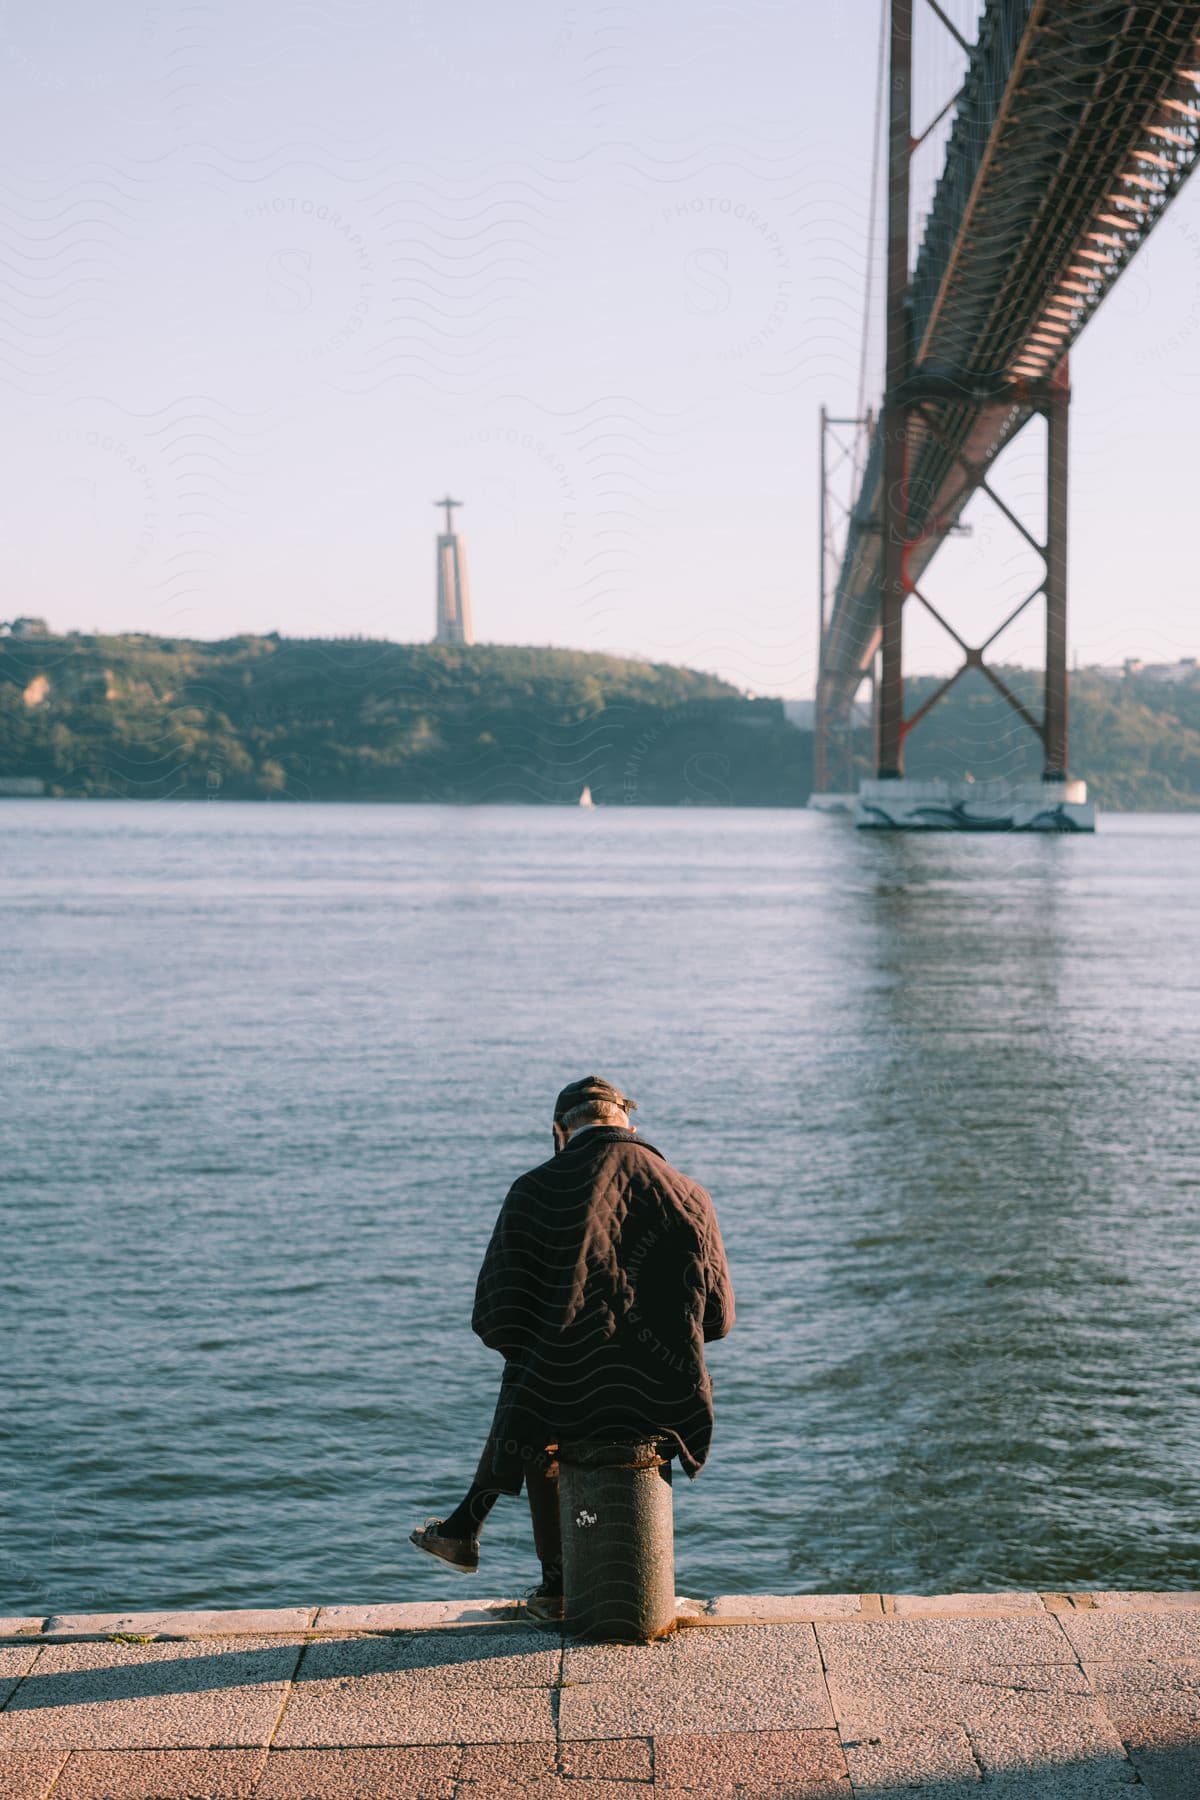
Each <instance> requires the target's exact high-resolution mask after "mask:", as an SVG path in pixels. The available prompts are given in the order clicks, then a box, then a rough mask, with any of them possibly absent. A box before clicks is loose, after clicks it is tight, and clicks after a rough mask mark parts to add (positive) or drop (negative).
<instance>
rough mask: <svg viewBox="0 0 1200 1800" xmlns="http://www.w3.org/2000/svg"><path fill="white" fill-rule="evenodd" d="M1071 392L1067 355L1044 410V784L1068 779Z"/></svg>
mask: <svg viewBox="0 0 1200 1800" xmlns="http://www.w3.org/2000/svg"><path fill="white" fill-rule="evenodd" d="M1070 402H1071V390H1070V385H1069V381H1068V374H1067V359H1066V357H1065V356H1064V357H1063V359H1062V362H1061V363H1060V364H1059V366H1058V369H1057V371H1056V372H1055V376H1054V380H1053V383H1052V385H1051V391H1050V395H1049V399H1048V401H1047V405H1046V551H1045V557H1046V588H1045V592H1046V686H1045V695H1044V701H1043V706H1044V711H1043V721H1042V739H1043V743H1044V745H1045V765H1044V768H1043V771H1042V773H1043V779H1044V780H1046V781H1065V780H1066V779H1067V462H1068V456H1067V428H1068V420H1069V415H1070Z"/></svg>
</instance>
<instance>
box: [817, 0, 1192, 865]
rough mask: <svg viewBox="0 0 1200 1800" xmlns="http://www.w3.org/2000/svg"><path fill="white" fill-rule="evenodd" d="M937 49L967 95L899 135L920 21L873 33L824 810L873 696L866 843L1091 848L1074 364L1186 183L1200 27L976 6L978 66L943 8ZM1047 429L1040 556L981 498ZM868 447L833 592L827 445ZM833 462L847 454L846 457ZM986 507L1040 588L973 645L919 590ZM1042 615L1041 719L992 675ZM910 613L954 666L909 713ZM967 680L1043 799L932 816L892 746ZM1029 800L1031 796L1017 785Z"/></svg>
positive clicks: (828, 625) (956, 802)
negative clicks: (920, 831)
mask: <svg viewBox="0 0 1200 1800" xmlns="http://www.w3.org/2000/svg"><path fill="white" fill-rule="evenodd" d="M917 4H923V5H925V6H928V8H929V9H930V12H931V13H932V14H933V15H934V17H935V18H936V20H937V21H938V24H939V26H940V27H941V28H942V29H944V30H946V31H947V32H949V33H950V34H951V35H952V36H953V37H954V38H955V39H956V40H957V41H958V43H959V45H960V46H961V48H962V50H963V51H964V52H966V54H967V68H966V74H965V77H964V79H963V82H962V86H961V88H960V89H959V91H958V92H957V94H955V95H954V97H953V98H952V100H950V101H949V102H948V103H947V104H946V106H945V107H943V109H942V113H941V114H939V115H938V117H937V118H935V119H934V120H933V121H932V123H931V125H930V126H928V127H927V128H926V130H925V131H924V132H923V133H922V134H921V135H920V136H919V137H915V138H914V136H913V126H912V92H913V23H914V20H913V7H914V0H891V5H890V14H889V20H888V90H887V91H888V107H887V163H886V167H887V177H886V179H887V253H886V278H885V295H884V307H885V348H886V370H885V377H884V392H883V396H882V404H881V406H880V409H879V411H878V413H877V414H875V415H869V416H868V417H866V418H865V419H833V418H831V417H830V416H829V415H828V414H827V413H825V412H824V411H823V412H822V415H821V437H822V495H821V504H822V584H821V585H822V592H821V612H820V651H819V664H818V677H817V695H816V768H815V787H816V788H817V789H818V790H827V789H828V788H829V787H830V773H831V763H832V760H833V758H834V756H835V754H836V751H837V748H838V746H839V744H842V745H844V743H845V742H846V740H847V736H848V733H849V731H850V728H851V726H852V722H853V718H854V703H855V696H856V695H857V693H858V691H859V689H860V687H861V685H862V684H863V682H864V680H865V679H867V678H871V679H872V682H873V693H874V708H873V712H874V736H875V758H876V778H875V780H873V781H867V782H864V783H863V784H862V788H861V790H860V793H859V797H858V802H857V818H858V822H859V823H860V824H878V825H901V826H905V825H907V826H928V825H955V824H959V825H972V824H973V825H977V826H978V825H992V826H994V827H1008V828H1012V827H1014V826H1016V827H1029V826H1034V827H1042V828H1058V829H1072V828H1076V829H1078V828H1080V827H1082V828H1085V829H1086V828H1088V826H1089V825H1090V823H1091V817H1090V810H1089V808H1088V807H1087V806H1086V804H1085V803H1083V802H1082V784H1080V783H1072V782H1071V781H1070V780H1069V776H1068V711H1067V493H1068V473H1069V439H1068V418H1069V405H1070V384H1069V374H1068V369H1069V354H1070V349H1071V346H1072V344H1073V343H1074V342H1075V340H1076V338H1077V337H1078V336H1079V334H1080V332H1081V331H1082V330H1083V329H1084V328H1085V326H1086V325H1087V323H1088V321H1089V319H1091V318H1092V317H1093V315H1094V314H1095V313H1096V311H1097V309H1098V308H1099V307H1100V306H1101V305H1102V304H1103V303H1104V301H1105V299H1106V298H1107V296H1108V294H1109V293H1110V292H1111V291H1112V288H1113V286H1114V284H1115V283H1116V282H1117V281H1118V280H1119V279H1120V276H1121V274H1122V272H1123V271H1124V270H1125V269H1126V268H1127V267H1128V265H1129V263H1130V261H1131V259H1132V258H1133V256H1134V255H1135V254H1136V252H1137V251H1138V249H1139V248H1140V247H1141V245H1142V244H1143V243H1145V241H1146V239H1147V237H1148V236H1149V235H1150V233H1151V232H1152V231H1153V229H1154V227H1155V225H1156V224H1157V223H1158V221H1159V220H1160V219H1161V218H1162V217H1163V214H1164V213H1165V211H1166V209H1167V207H1168V206H1169V205H1170V203H1171V201H1172V200H1173V199H1174V198H1175V196H1176V194H1178V192H1179V190H1180V188H1181V187H1182V185H1183V183H1184V182H1185V181H1186V179H1187V177H1188V176H1189V175H1190V173H1191V171H1192V169H1193V168H1194V167H1195V164H1196V160H1197V152H1198V150H1200V5H1197V4H1195V3H1194V0H1193V3H1192V4H1188V5H1154V4H1141V5H1139V4H1123V5H1122V4H1113V3H1112V0H1108V3H1105V4H1098V3H1096V0H986V4H985V5H984V7H983V9H982V13H981V16H980V18H979V22H978V27H977V32H976V35H975V40H974V42H973V43H971V42H969V41H968V40H967V39H966V38H964V36H963V35H962V33H961V32H960V31H959V29H958V27H957V26H956V25H955V24H954V22H953V21H952V20H951V19H950V18H949V17H948V15H947V13H946V12H945V11H944V10H943V8H942V6H941V5H939V4H938V3H937V0H917ZM951 114H952V118H953V122H952V125H951V127H950V131H949V137H948V140H947V145H946V156H945V164H944V167H943V170H942V174H941V177H940V180H939V181H938V183H937V187H936V190H935V192H934V195H933V200H932V204H931V206H930V208H929V211H928V214H927V216H926V220H925V226H924V232H923V236H922V239H921V242H920V245H919V248H918V251H917V254H916V257H915V259H914V258H913V257H912V255H911V247H910V179H911V165H912V158H913V155H914V153H915V152H916V151H917V150H918V149H919V147H920V145H921V144H922V143H923V142H924V141H925V139H926V137H928V135H929V132H930V131H932V130H934V129H935V127H937V126H938V125H939V124H940V123H941V121H942V119H943V118H944V117H947V116H949V115H951ZM1039 415H1040V416H1043V417H1044V418H1045V420H1046V456H1045V481H1046V502H1047V504H1046V527H1045V535H1044V538H1043V537H1040V536H1037V535H1035V534H1034V533H1033V532H1031V531H1030V529H1029V528H1028V526H1027V525H1026V524H1025V523H1023V522H1022V521H1021V519H1020V518H1019V517H1018V516H1017V515H1016V513H1015V512H1014V511H1013V510H1012V509H1011V508H1010V507H1009V506H1008V505H1007V504H1006V502H1005V501H1004V499H1003V498H1002V497H1001V495H1000V493H999V492H998V491H997V489H996V488H995V487H994V486H993V485H992V484H990V483H989V480H988V476H989V472H990V471H991V470H992V467H993V465H994V463H995V462H996V460H997V458H998V457H999V456H1000V454H1001V453H1002V451H1003V450H1004V449H1005V448H1006V446H1007V445H1009V444H1010V443H1012V441H1013V439H1014V438H1015V437H1016V436H1017V434H1018V433H1019V432H1020V431H1021V430H1022V429H1023V428H1024V427H1025V426H1026V425H1027V424H1028V423H1029V421H1030V420H1031V419H1034V418H1035V417H1038V416H1039ZM846 428H849V429H851V430H852V431H861V432H862V433H864V434H865V441H866V451H865V455H864V456H863V458H862V464H861V471H860V473H859V474H858V477H857V481H856V485H855V489H854V491H853V493H852V497H851V502H850V505H849V509H848V512H847V515H846V521H845V533H844V541H843V543H842V544H841V546H840V557H839V559H838V564H837V569H836V578H835V579H834V580H832V581H831V582H829V583H827V582H826V580H825V579H824V570H825V551H826V548H827V545H828V541H829V519H830V508H831V500H830V492H829V485H828V469H829V457H828V446H829V442H830V440H831V439H832V440H834V441H836V434H837V433H838V432H839V431H843V432H844V430H845V429H846ZM843 442H844V439H843ZM979 492H985V493H987V494H988V495H989V496H990V498H991V499H992V501H994V502H995V504H996V505H997V506H998V507H999V508H1000V510H1001V512H1002V513H1004V514H1005V516H1006V517H1007V518H1008V520H1009V521H1010V523H1011V524H1012V525H1013V526H1014V528H1015V529H1016V530H1017V531H1018V532H1020V533H1021V535H1022V536H1023V538H1025V539H1026V540H1027V542H1028V543H1029V544H1030V545H1031V546H1032V547H1033V548H1034V549H1035V550H1036V551H1037V553H1038V555H1039V556H1040V558H1041V564H1042V573H1041V578H1040V580H1039V581H1038V584H1037V586H1036V587H1035V588H1034V589H1033V590H1032V591H1031V592H1030V593H1028V594H1027V595H1025V596H1024V597H1023V598H1022V599H1021V600H1020V602H1019V604H1018V605H1017V606H1016V607H1015V608H1013V609H1012V610H1010V611H1009V612H1008V613H1007V615H1006V616H1004V617H1003V618H1001V619H1000V620H999V621H997V622H995V624H994V626H993V627H992V628H991V629H988V628H987V627H985V628H984V632H983V633H982V634H980V635H979V636H977V637H976V639H975V640H974V641H968V640H967V639H966V638H965V637H963V636H962V635H961V634H960V632H959V631H958V630H957V629H955V627H954V626H953V625H951V624H950V622H949V621H948V620H947V619H946V618H945V616H944V615H943V613H942V612H941V611H940V610H939V609H938V608H937V607H935V606H934V604H933V602H932V601H931V600H930V598H929V596H928V594H927V593H926V592H925V591H924V590H923V587H922V582H923V578H924V576H925V572H926V570H927V569H928V567H929V564H930V562H931V561H932V559H933V558H934V556H935V555H936V554H937V552H938V550H939V548H940V547H941V545H942V544H943V543H944V542H945V540H946V538H947V536H948V535H949V534H950V532H951V531H953V530H954V528H955V526H956V525H957V524H958V521H959V519H960V516H961V514H962V512H963V509H964V507H965V506H966V505H967V503H968V501H969V500H970V499H971V498H972V496H973V495H975V494H977V493H979ZM1039 601H1040V602H1041V603H1042V604H1043V606H1044V611H1045V669H1044V683H1043V692H1042V702H1041V707H1040V711H1039V712H1038V713H1035V712H1034V711H1032V710H1031V709H1030V707H1029V705H1027V704H1026V702H1025V701H1024V700H1022V699H1021V698H1019V697H1018V696H1017V695H1016V694H1015V693H1013V692H1012V690H1011V688H1010V687H1009V685H1008V684H1007V683H1006V682H1005V681H1004V679H1003V677H1002V676H1001V675H1000V674H999V673H998V672H997V670H996V669H994V668H993V667H992V666H991V665H990V664H989V662H988V660H987V655H988V651H989V650H990V648H991V646H992V645H993V644H994V643H995V641H996V639H997V638H998V637H999V636H1000V634H1001V632H1002V631H1004V630H1006V629H1007V627H1008V626H1009V625H1010V624H1011V623H1012V622H1013V621H1014V619H1016V618H1017V617H1018V616H1019V615H1021V614H1022V613H1024V612H1025V610H1026V608H1028V607H1031V606H1033V605H1034V604H1035V603H1037V602H1039ZM914 603H915V604H917V605H919V606H922V607H924V608H925V609H926V610H927V611H928V612H929V613H931V614H932V615H933V617H934V618H935V619H937V620H938V622H939V624H941V625H942V626H944V628H945V629H946V631H947V632H949V634H950V636H951V637H952V638H953V639H954V640H955V641H956V643H957V644H958V647H959V651H960V653H961V658H962V661H961V665H960V667H959V668H958V670H957V671H956V672H955V674H953V675H952V676H951V677H950V678H949V679H948V680H947V681H946V682H945V683H943V685H942V687H941V688H940V689H938V690H937V692H936V693H934V694H933V695H932V696H931V697H930V698H929V699H928V700H926V701H925V703H924V705H923V706H921V707H920V709H919V710H917V711H916V712H914V713H913V714H911V715H906V713H905V703H904V678H903V636H904V616H905V610H906V608H907V607H911V606H912V605H913V604H914ZM969 669H974V670H978V671H979V672H980V673H981V674H982V675H983V676H985V677H986V678H987V679H988V680H989V681H990V682H991V683H992V685H993V687H994V688H995V689H997V690H998V692H999V693H1000V694H1001V695H1002V696H1003V698H1004V700H1005V702H1006V703H1007V704H1008V705H1009V706H1011V707H1012V708H1013V709H1014V710H1015V712H1016V713H1017V714H1018V715H1019V716H1020V717H1021V719H1022V720H1023V721H1024V723H1025V724H1026V725H1027V726H1028V727H1029V728H1030V729H1031V730H1032V731H1033V732H1034V733H1035V734H1036V735H1037V737H1038V738H1039V739H1040V740H1041V745H1042V754H1043V780H1042V782H1041V784H1039V791H1037V792H1025V793H1016V792H1014V793H1012V794H1009V795H1007V796H1005V795H999V796H993V797H992V800H991V801H990V802H984V803H983V804H982V805H980V804H979V803H977V804H976V805H975V806H974V808H973V809H972V808H971V807H970V806H969V805H968V803H967V798H966V796H965V794H961V793H960V794H957V795H956V794H954V793H952V792H950V791H947V792H946V793H945V794H932V793H930V792H929V791H928V788H929V784H916V783H909V782H906V781H905V779H904V745H905V739H906V737H907V735H908V733H909V732H910V731H912V729H913V728H914V726H915V725H916V724H917V723H918V722H919V721H920V719H921V718H923V717H924V715H925V713H926V712H927V711H928V710H929V708H930V707H931V706H933V705H934V704H936V702H937V700H938V699H939V698H940V696H941V694H942V693H944V692H945V691H946V689H947V688H948V687H950V686H951V685H953V683H954V682H955V681H957V680H958V679H959V678H960V676H961V675H963V674H964V673H965V672H966V671H967V670H969ZM1028 785H1029V784H1027V786H1028Z"/></svg>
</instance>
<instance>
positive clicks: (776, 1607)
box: [708, 1594, 862, 1623]
mask: <svg viewBox="0 0 1200 1800" xmlns="http://www.w3.org/2000/svg"><path fill="white" fill-rule="evenodd" d="M708 1613H709V1617H710V1618H713V1619H754V1620H763V1621H770V1620H774V1619H778V1620H779V1621H780V1622H781V1623H787V1622H788V1621H789V1620H802V1619H851V1618H859V1617H860V1616H861V1614H862V1596H861V1595H860V1594H718V1595H717V1597H716V1599H715V1600H710V1601H709V1603H708Z"/></svg>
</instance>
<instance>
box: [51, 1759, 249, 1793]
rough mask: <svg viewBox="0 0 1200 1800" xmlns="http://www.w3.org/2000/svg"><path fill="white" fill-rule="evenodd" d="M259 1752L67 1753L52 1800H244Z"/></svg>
mask: <svg viewBox="0 0 1200 1800" xmlns="http://www.w3.org/2000/svg"><path fill="white" fill-rule="evenodd" d="M265 1760H266V1751H265V1750H73V1751H72V1752H71V1754H70V1756H69V1757H68V1758H67V1766H66V1768H65V1769H64V1770H63V1772H62V1775H61V1776H60V1777H59V1781H58V1786H57V1787H56V1788H55V1789H54V1800H196V1796H197V1795H203V1800H248V1797H249V1795H250V1794H251V1793H252V1792H253V1791H254V1783H255V1781H256V1780H257V1778H258V1774H259V1771H260V1770H261V1768H262V1766H263V1763H264V1762H265Z"/></svg>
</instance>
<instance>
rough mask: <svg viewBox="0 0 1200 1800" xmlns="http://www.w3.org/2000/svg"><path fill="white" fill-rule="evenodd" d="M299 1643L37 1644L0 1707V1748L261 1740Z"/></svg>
mask: <svg viewBox="0 0 1200 1800" xmlns="http://www.w3.org/2000/svg"><path fill="white" fill-rule="evenodd" d="M300 1650H301V1645H300V1643H299V1642H298V1641H293V1642H292V1643H287V1642H283V1643H281V1642H280V1641H279V1639H277V1638H263V1639H258V1638H232V1639H228V1638H227V1639H224V1640H221V1639H218V1640H215V1641H214V1642H211V1643H207V1642H206V1643H205V1644H203V1645H202V1646H201V1645H197V1644H184V1643H179V1642H170V1643H156V1644H108V1643H99V1644H96V1643H70V1644H44V1645H43V1646H42V1647H41V1648H40V1650H39V1651H38V1652H37V1661H36V1664H35V1666H34V1668H33V1671H32V1673H30V1674H29V1675H27V1676H26V1677H25V1679H24V1680H23V1681H22V1682H21V1683H20V1685H19V1686H18V1688H17V1691H16V1693H15V1694H14V1695H13V1697H12V1699H11V1700H10V1701H9V1703H8V1705H7V1707H6V1708H5V1710H4V1711H3V1712H0V1751H3V1750H9V1749H12V1750H33V1749H41V1748H49V1747H50V1746H55V1747H60V1748H62V1749H68V1750H76V1749H78V1750H130V1749H134V1750H136V1749H173V1748H176V1749H198V1750H203V1749H208V1748H209V1747H210V1746H216V1747H219V1748H229V1749H234V1748H241V1747H250V1746H254V1745H261V1746H264V1747H265V1745H266V1744H267V1742H268V1740H269V1738H270V1735H271V1731H272V1728H273V1727H274V1724H275V1721H276V1719H277V1718H278V1716H279V1709H280V1707H281V1705H282V1704H283V1699H284V1695H285V1694H286V1692H287V1684H288V1681H289V1680H290V1678H291V1676H292V1673H293V1671H294V1670H295V1667H296V1664H297V1662H298V1661H299V1658H300ZM0 1654H3V1653H0ZM14 1654H16V1653H15V1652H14Z"/></svg>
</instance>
